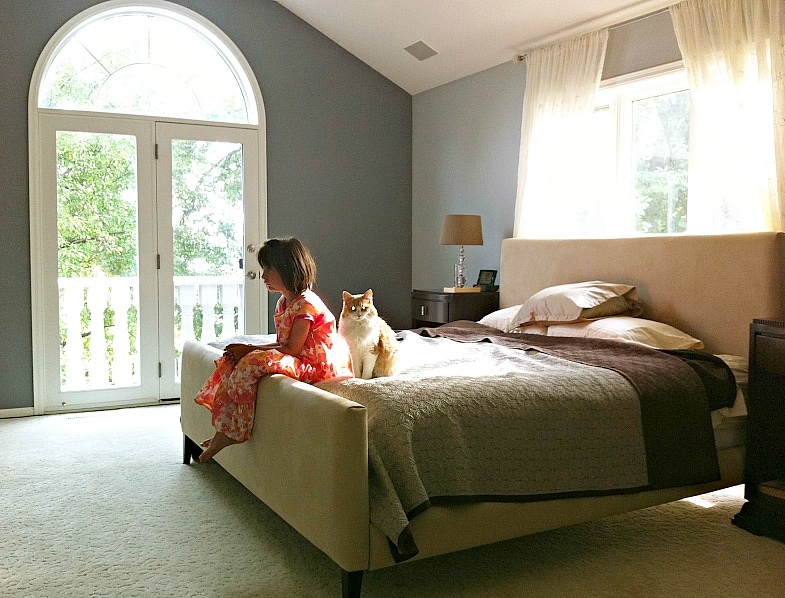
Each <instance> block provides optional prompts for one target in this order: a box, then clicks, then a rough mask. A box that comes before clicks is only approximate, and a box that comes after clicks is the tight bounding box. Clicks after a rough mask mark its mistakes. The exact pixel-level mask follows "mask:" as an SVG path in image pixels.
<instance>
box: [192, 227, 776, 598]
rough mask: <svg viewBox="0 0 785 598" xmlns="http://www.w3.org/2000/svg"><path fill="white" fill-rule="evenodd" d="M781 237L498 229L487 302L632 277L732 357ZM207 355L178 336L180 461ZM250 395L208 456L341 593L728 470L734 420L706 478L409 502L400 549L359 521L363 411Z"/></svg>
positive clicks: (739, 469) (660, 307)
mask: <svg viewBox="0 0 785 598" xmlns="http://www.w3.org/2000/svg"><path fill="white" fill-rule="evenodd" d="M784 242H785V235H783V234H781V233H754V234H738V235H717V236H683V235H674V236H669V235H668V236H656V237H643V238H630V239H603V240H600V239H579V240H525V239H505V240H504V241H503V243H502V252H501V287H500V307H501V308H509V307H512V306H517V305H519V304H522V303H524V301H526V300H527V299H528V298H530V297H531V296H532V295H534V294H535V293H537V292H538V291H540V290H542V289H545V288H548V287H552V286H554V285H561V284H564V283H575V282H580V281H594V280H603V281H614V282H619V283H624V284H627V285H630V286H634V287H635V291H636V293H637V299H638V301H639V303H640V305H641V307H642V310H643V312H642V313H641V314H640V317H641V318H646V319H650V320H654V321H658V322H662V323H665V324H668V325H670V326H673V327H675V328H677V329H678V330H680V331H684V332H685V333H687V334H688V335H691V336H692V337H694V338H697V339H700V340H701V341H702V342H703V343H704V345H705V351H706V352H707V353H711V354H721V355H725V356H737V358H742V360H743V358H745V357H746V356H747V352H748V348H747V344H748V334H749V323H750V322H751V321H752V319H753V318H760V317H766V318H775V317H782V316H783V315H785V313H783V311H785V310H783V280H785V276H783V274H784V272H783V268H784V267H785V264H784V260H783V243H784ZM448 326H449V325H448ZM475 326H477V325H475ZM470 327H471V323H470ZM436 330H437V331H438V330H439V329H436ZM420 332H422V331H420ZM425 336H429V335H428V334H427V333H426V335H425ZM436 336H438V334H436ZM502 336H510V335H502ZM527 336H528V335H527ZM546 338H547V337H546ZM220 354H221V351H220V349H218V348H216V347H213V346H210V345H207V344H203V343H198V342H189V343H187V344H186V346H185V347H184V352H183V369H182V393H181V399H182V400H181V410H182V414H181V422H182V429H183V435H184V449H183V457H184V462H186V463H188V462H190V459H192V458H193V457H194V456H195V455H197V454H198V453H199V448H198V445H197V443H198V442H200V441H201V440H203V439H204V438H208V437H210V436H211V435H212V433H213V430H212V427H211V425H210V416H209V412H208V411H207V410H206V409H204V408H203V407H200V406H198V405H195V404H194V402H193V400H192V399H193V397H194V396H195V395H196V393H197V391H198V390H199V388H200V387H201V385H202V384H203V383H204V381H205V380H206V379H207V378H208V376H209V375H210V374H211V372H212V369H213V362H214V360H215V359H216V358H217V357H218V356H220ZM327 388H330V387H329V386H328V387H327ZM332 390H337V389H336V388H335V387H333V388H332ZM344 394H347V393H344ZM259 396H260V400H259V402H258V403H257V415H256V424H255V427H254V432H253V434H252V436H251V438H250V440H249V441H248V442H246V443H244V444H242V445H238V446H236V447H232V448H231V449H229V450H225V451H222V452H221V453H220V454H219V455H218V456H217V457H216V461H217V462H218V463H219V464H220V465H221V466H222V467H224V468H225V469H226V470H227V471H228V472H229V473H230V474H231V475H232V476H234V477H235V478H236V479H237V480H239V481H240V482H241V483H242V484H243V485H244V486H245V487H246V488H248V489H249V490H250V491H251V492H252V493H253V494H255V495H256V496H257V497H258V498H259V499H260V500H262V501H263V502H264V503H265V504H266V505H267V506H268V507H270V508H271V509H272V510H273V511H275V512H276V513H277V514H279V515H280V516H281V517H282V518H283V519H284V520H285V521H287V522H288V523H289V524H290V525H291V526H292V527H293V528H294V529H296V530H297V531H298V532H299V533H300V534H302V535H303V536H304V537H305V538H307V539H308V540H309V541H310V542H312V543H313V544H314V545H315V546H316V547H317V548H319V549H320V550H322V551H323V552H324V553H325V554H327V555H328V556H329V557H330V558H331V559H332V560H333V561H335V563H336V564H337V565H338V566H339V567H340V568H341V569H342V571H343V593H344V595H345V596H359V595H360V589H361V583H362V575H363V572H365V571H372V570H374V569H379V568H382V567H387V566H391V565H395V564H397V563H398V562H400V561H401V560H411V559H420V558H427V557H429V556H434V555H438V554H444V553H448V552H453V551H457V550H463V549H467V548H472V547H475V546H480V545H484V544H488V543H492V542H498V541H502V540H506V539H510V538H514V537H518V536H522V535H526V534H531V533H536V532H541V531H545V530H548V529H555V528H558V527H563V526H567V525H572V524H575V523H580V522H584V521H589V520H592V519H596V518H600V517H605V516H609V515H613V514H618V513H623V512H627V511H631V510H636V509H641V508H646V507H649V506H653V505H657V504H662V503H666V502H670V501H673V500H677V499H681V498H685V497H689V496H694V495H697V494H702V493H704V492H709V491H712V490H716V489H719V488H723V487H728V486H732V485H736V484H739V483H741V481H742V474H743V460H744V450H743V433H740V431H739V424H740V422H743V418H740V417H729V418H725V419H723V418H721V417H717V418H715V417H714V416H715V413H714V412H712V421H713V423H714V424H715V428H714V431H713V432H714V437H715V440H716V447H718V448H716V449H713V451H714V455H716V464H717V467H718V475H719V477H718V479H708V480H706V481H702V482H699V483H689V484H684V485H678V486H672V485H671V486H669V487H657V488H656V489H642V490H640V491H635V490H634V489H633V490H629V488H634V485H635V484H634V482H633V483H630V484H628V485H627V487H628V490H627V491H625V492H624V493H621V494H607V495H595V496H581V495H579V493H575V494H574V495H568V496H567V497H559V494H558V493H556V494H554V495H553V496H556V498H552V497H551V496H549V495H548V494H547V493H546V494H545V495H544V498H543V499H541V500H523V501H520V500H494V499H492V497H491V499H488V500H472V501H456V502H452V503H451V502H449V501H447V502H444V503H438V502H437V503H434V504H430V505H429V506H428V507H427V508H424V509H421V510H419V512H417V514H416V516H412V513H409V517H410V520H408V521H407V522H406V525H407V528H408V530H407V534H411V537H412V538H414V539H415V541H416V554H411V553H409V554H405V558H403V559H402V558H401V554H400V553H396V550H393V549H391V548H393V547H392V546H391V541H390V534H389V532H386V531H382V529H381V528H380V526H379V525H376V524H375V523H373V522H372V507H371V493H372V491H371V489H369V485H370V484H371V481H370V480H373V474H374V470H372V469H371V471H370V474H369V409H368V408H366V406H364V405H363V404H361V403H360V402H358V401H355V400H352V399H350V398H346V396H340V394H339V393H337V392H332V391H328V390H326V389H325V388H319V387H315V386H310V385H307V384H302V383H299V382H296V381H293V380H290V379H288V378H286V377H283V376H270V377H268V378H266V379H264V380H263V381H262V382H260V385H259ZM347 396H352V395H351V394H348V395H347ZM371 444H373V443H371Z"/></svg>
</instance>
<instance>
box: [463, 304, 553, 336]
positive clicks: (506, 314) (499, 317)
mask: <svg viewBox="0 0 785 598" xmlns="http://www.w3.org/2000/svg"><path fill="white" fill-rule="evenodd" d="M520 309H521V306H520V305H513V306H511V307H505V308H503V309H499V310H497V311H494V312H491V313H489V314H488V315H487V316H483V317H482V318H480V319H479V320H478V321H477V322H478V323H479V324H484V325H485V326H490V327H491V328H496V329H497V330H501V331H502V332H525V333H526V334H542V335H545V334H548V328H547V327H546V326H540V325H537V324H535V325H532V326H526V327H525V329H521V330H519V329H518V328H516V327H515V326H510V324H511V323H512V320H513V318H514V317H515V316H516V314H517V313H518V312H519V311H520Z"/></svg>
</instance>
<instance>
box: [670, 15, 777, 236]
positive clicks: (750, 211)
mask: <svg viewBox="0 0 785 598" xmlns="http://www.w3.org/2000/svg"><path fill="white" fill-rule="evenodd" d="M783 4H785V2H783V0H687V1H685V2H682V3H680V4H677V5H674V6H671V8H670V12H671V17H672V19H673V26H674V29H675V31H676V38H677V39H678V42H679V48H680V50H681V53H682V57H683V59H684V65H685V68H686V69H687V76H688V78H689V83H690V91H691V96H692V106H693V111H694V112H693V115H694V116H693V129H692V131H691V135H690V171H689V199H688V208H687V210H688V212H687V222H688V231H689V232H696V233H719V232H737V231H754V230H785V220H783V215H785V209H783V202H785V49H784V48H783V13H785V9H784V8H783ZM775 148H776V149H775Z"/></svg>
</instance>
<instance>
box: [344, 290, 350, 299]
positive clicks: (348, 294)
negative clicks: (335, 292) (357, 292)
mask: <svg viewBox="0 0 785 598" xmlns="http://www.w3.org/2000/svg"><path fill="white" fill-rule="evenodd" d="M351 298H352V295H351V293H347V292H346V291H344V292H343V300H344V301H349V299H351Z"/></svg>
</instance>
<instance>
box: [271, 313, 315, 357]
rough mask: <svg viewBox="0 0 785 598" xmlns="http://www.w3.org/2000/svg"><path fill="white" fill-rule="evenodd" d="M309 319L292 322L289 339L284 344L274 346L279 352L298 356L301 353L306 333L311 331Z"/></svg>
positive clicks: (306, 336)
mask: <svg viewBox="0 0 785 598" xmlns="http://www.w3.org/2000/svg"><path fill="white" fill-rule="evenodd" d="M311 324H313V322H311V320H306V319H304V318H303V319H300V320H295V321H294V324H292V332H291V334H290V335H289V341H288V342H287V343H286V344H285V345H280V346H278V347H276V348H277V349H278V350H279V351H280V352H281V353H286V354H287V355H293V356H294V357H298V356H299V355H300V353H302V350H303V347H304V346H305V341H306V339H307V338H308V333H309V332H311Z"/></svg>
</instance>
